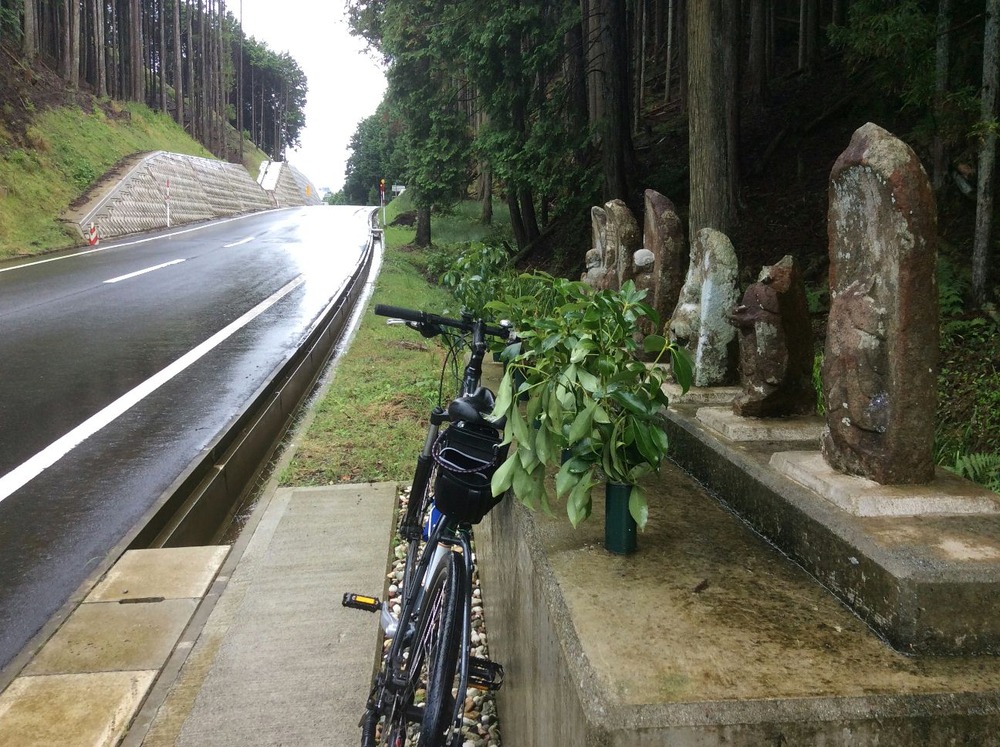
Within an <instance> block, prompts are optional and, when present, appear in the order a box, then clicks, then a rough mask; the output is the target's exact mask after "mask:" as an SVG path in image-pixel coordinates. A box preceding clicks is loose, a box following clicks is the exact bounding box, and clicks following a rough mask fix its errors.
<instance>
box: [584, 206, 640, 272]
mask: <svg viewBox="0 0 1000 747" xmlns="http://www.w3.org/2000/svg"><path fill="white" fill-rule="evenodd" d="M590 225H591V235H592V240H593V247H592V248H591V249H590V251H588V252H587V256H586V266H587V270H586V272H584V273H583V276H582V277H581V278H580V279H581V280H583V281H584V282H586V283H588V284H589V285H592V286H593V287H594V288H597V289H598V290H603V289H605V288H610V289H612V290H618V289H619V288H621V286H622V283H624V282H625V281H626V280H629V279H631V278H632V277H633V270H632V255H633V254H634V253H635V251H636V250H637V249H638V248H639V225H638V224H637V223H636V221H635V218H634V217H633V216H632V211H630V210H629V209H628V206H627V205H626V204H625V203H624V202H622V201H621V200H611V201H610V202H606V203H605V204H604V206H603V207H597V206H595V207H592V208H591V209H590Z"/></svg>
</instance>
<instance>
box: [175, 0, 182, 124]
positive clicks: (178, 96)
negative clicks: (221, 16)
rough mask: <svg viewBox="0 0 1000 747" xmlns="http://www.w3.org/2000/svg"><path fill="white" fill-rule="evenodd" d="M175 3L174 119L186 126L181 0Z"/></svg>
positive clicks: (176, 0)
mask: <svg viewBox="0 0 1000 747" xmlns="http://www.w3.org/2000/svg"><path fill="white" fill-rule="evenodd" d="M173 4H174V80H173V83H174V120H175V121H176V122H177V124H179V125H180V126H181V129H183V128H184V58H183V57H181V0H173Z"/></svg>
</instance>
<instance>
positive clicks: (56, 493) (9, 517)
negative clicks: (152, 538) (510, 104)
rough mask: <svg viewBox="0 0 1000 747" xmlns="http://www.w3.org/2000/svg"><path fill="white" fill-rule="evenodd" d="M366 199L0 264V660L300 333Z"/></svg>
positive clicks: (340, 265) (340, 268)
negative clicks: (355, 205) (359, 203)
mask: <svg viewBox="0 0 1000 747" xmlns="http://www.w3.org/2000/svg"><path fill="white" fill-rule="evenodd" d="M368 212H369V210H368V209H359V208H345V207H328V206H321V207H309V208H293V209H285V210H278V211H272V212H269V213H263V214H257V215H253V216H247V217H243V218H237V219H231V220H227V221H222V222H218V223H214V224H211V225H205V226H198V227H186V228H184V227H182V228H180V229H178V230H177V231H175V232H172V233H168V232H164V233H162V234H158V235H157V236H155V237H153V236H150V237H142V240H140V241H136V240H121V241H116V242H113V243H109V244H107V245H102V246H100V247H98V249H99V251H96V252H89V253H82V252H75V253H73V254H71V255H68V256H67V255H61V256H52V257H43V258H41V259H42V260H43V261H38V260H36V261H34V262H23V263H20V264H18V265H11V264H6V265H0V669H2V668H3V667H4V666H6V665H7V664H8V663H10V661H11V659H12V658H13V657H15V656H16V655H17V654H18V652H19V651H20V650H21V649H22V648H23V647H24V646H25V644H27V643H28V642H29V641H30V640H31V638H32V636H34V635H35V634H36V633H37V632H38V631H39V630H40V629H41V628H42V626H43V625H44V624H45V623H46V622H47V621H48V619H49V618H50V617H51V616H52V615H53V614H55V613H56V612H58V611H59V610H60V609H61V608H62V607H63V606H64V605H65V604H67V602H68V600H70V599H71V597H72V596H73V595H74V592H76V591H77V590H78V588H79V587H80V585H81V584H82V583H83V582H84V581H85V580H87V579H88V577H89V576H91V575H92V574H93V573H94V571H95V569H97V568H98V567H100V566H101V565H102V564H104V563H105V561H106V559H107V558H108V554H109V552H110V551H111V550H112V549H113V548H115V547H116V546H117V545H120V544H121V543H122V542H123V540H125V539H127V538H128V537H129V536H130V535H131V534H132V533H133V531H134V529H135V528H136V526H137V523H138V522H140V521H141V519H142V518H143V516H144V515H145V514H146V512H147V511H148V510H149V509H150V507H151V505H152V504H153V503H154V501H156V499H157V498H158V497H159V496H160V494H161V493H162V492H163V491H164V490H166V489H167V488H168V487H169V486H170V484H171V483H172V482H173V481H174V479H175V478H176V477H177V476H178V475H179V474H180V473H181V472H182V471H183V470H184V468H185V467H186V466H187V465H188V464H189V463H190V462H191V461H192V459H194V457H195V456H197V455H198V454H199V453H200V452H201V451H202V450H203V449H205V448H206V446H208V445H209V444H210V443H211V442H212V441H213V440H214V439H215V438H216V437H217V436H218V434H219V433H220V432H222V431H223V430H224V428H225V427H226V425H227V424H228V423H229V422H230V421H231V420H232V419H233V418H234V417H235V416H236V415H237V413H238V412H239V411H240V410H241V409H242V407H243V406H244V404H245V403H246V402H247V401H248V400H249V399H250V398H251V397H252V395H253V394H254V392H255V391H256V390H257V389H258V388H259V387H260V386H261V385H262V384H264V383H265V381H266V380H267V379H268V378H269V376H270V374H271V373H272V372H273V371H274V369H275V368H276V367H277V366H279V365H280V364H281V363H282V362H283V361H284V360H285V359H286V358H287V357H288V356H289V355H291V354H292V353H293V352H294V350H295V349H296V348H297V346H298V345H299V344H300V343H301V342H302V341H303V339H304V337H305V336H306V334H307V331H308V329H309V328H310V326H311V324H313V323H314V322H315V321H316V319H317V317H318V316H319V315H320V314H321V312H322V311H323V309H324V308H325V307H326V306H327V304H328V303H329V302H330V300H331V299H332V298H334V297H336V295H337V294H338V293H339V291H340V290H341V288H342V286H343V284H344V283H345V282H346V280H347V279H348V277H349V276H350V274H351V272H352V271H353V269H354V268H355V267H356V265H357V263H358V260H359V259H360V258H361V255H362V252H363V250H364V247H365V244H366V241H367V215H368Z"/></svg>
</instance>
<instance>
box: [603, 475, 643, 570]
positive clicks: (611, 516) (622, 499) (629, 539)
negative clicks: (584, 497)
mask: <svg viewBox="0 0 1000 747" xmlns="http://www.w3.org/2000/svg"><path fill="white" fill-rule="evenodd" d="M631 493H632V486H631V485H622V484H621V483H617V482H609V483H606V484H605V486H604V547H605V549H606V550H607V551H608V552H611V553H614V554H615V555H629V554H631V553H634V552H635V536H636V524H635V519H633V518H632V514H631V513H629V510H628V499H629V495H631Z"/></svg>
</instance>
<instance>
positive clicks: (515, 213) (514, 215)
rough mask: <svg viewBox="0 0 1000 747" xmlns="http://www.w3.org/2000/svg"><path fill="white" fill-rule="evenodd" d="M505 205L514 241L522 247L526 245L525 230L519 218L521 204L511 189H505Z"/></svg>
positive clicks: (519, 247)
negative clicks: (508, 211) (508, 212)
mask: <svg viewBox="0 0 1000 747" xmlns="http://www.w3.org/2000/svg"><path fill="white" fill-rule="evenodd" d="M507 207H508V208H509V209H510V228H511V231H512V232H513V233H514V243H516V244H517V248H518V249H519V250H520V249H524V248H525V247H526V246H527V245H528V236H527V232H526V231H525V230H524V220H523V219H522V218H521V206H520V204H519V203H518V201H517V194H516V193H515V192H514V190H513V189H509V188H508V190H507Z"/></svg>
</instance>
